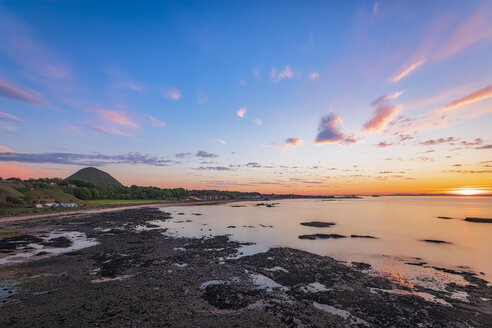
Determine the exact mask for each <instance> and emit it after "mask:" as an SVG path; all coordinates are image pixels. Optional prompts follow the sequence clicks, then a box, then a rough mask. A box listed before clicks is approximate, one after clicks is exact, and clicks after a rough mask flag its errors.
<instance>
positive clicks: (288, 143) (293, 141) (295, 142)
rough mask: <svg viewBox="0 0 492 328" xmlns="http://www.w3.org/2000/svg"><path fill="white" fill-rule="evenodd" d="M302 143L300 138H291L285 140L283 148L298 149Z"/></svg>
mask: <svg viewBox="0 0 492 328" xmlns="http://www.w3.org/2000/svg"><path fill="white" fill-rule="evenodd" d="M302 143H303V140H302V138H300V137H292V138H287V139H285V142H284V144H283V146H285V147H298V146H300V145H301V144H302Z"/></svg>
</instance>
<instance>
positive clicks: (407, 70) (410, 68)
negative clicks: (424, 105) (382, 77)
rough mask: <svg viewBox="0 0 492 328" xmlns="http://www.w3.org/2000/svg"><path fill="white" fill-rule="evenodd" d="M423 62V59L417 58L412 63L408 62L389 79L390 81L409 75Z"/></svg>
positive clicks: (393, 81)
mask: <svg viewBox="0 0 492 328" xmlns="http://www.w3.org/2000/svg"><path fill="white" fill-rule="evenodd" d="M424 63H425V60H418V61H415V62H413V63H410V64H408V65H406V66H404V67H403V68H402V69H401V70H400V71H399V73H397V74H396V75H395V76H393V77H392V78H390V79H389V81H390V82H391V83H397V82H399V81H401V80H403V79H404V78H406V77H407V76H409V75H410V74H411V73H412V72H413V71H415V70H416V69H417V68H419V67H420V66H422V65H423V64H424Z"/></svg>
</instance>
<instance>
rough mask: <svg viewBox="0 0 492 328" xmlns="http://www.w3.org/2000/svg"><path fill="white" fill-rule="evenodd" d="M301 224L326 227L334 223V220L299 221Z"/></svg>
mask: <svg viewBox="0 0 492 328" xmlns="http://www.w3.org/2000/svg"><path fill="white" fill-rule="evenodd" d="M301 225H303V226H306V227H316V228H327V227H331V226H333V225H335V222H321V221H310V222H301Z"/></svg>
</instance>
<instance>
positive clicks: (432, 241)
mask: <svg viewBox="0 0 492 328" xmlns="http://www.w3.org/2000/svg"><path fill="white" fill-rule="evenodd" d="M421 241H425V242H426V243H434V244H452V243H451V242H449V241H444V240H438V239H423V240H421Z"/></svg>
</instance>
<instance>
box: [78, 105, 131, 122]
mask: <svg viewBox="0 0 492 328" xmlns="http://www.w3.org/2000/svg"><path fill="white" fill-rule="evenodd" d="M84 111H86V112H90V113H96V114H97V115H98V116H99V118H101V119H102V120H103V121H105V122H109V123H115V124H118V125H123V126H129V127H137V126H138V124H137V123H135V122H134V121H132V120H131V119H130V118H129V117H128V116H126V115H125V114H123V113H121V112H118V111H114V110H109V109H103V108H86V109H84Z"/></svg>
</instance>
